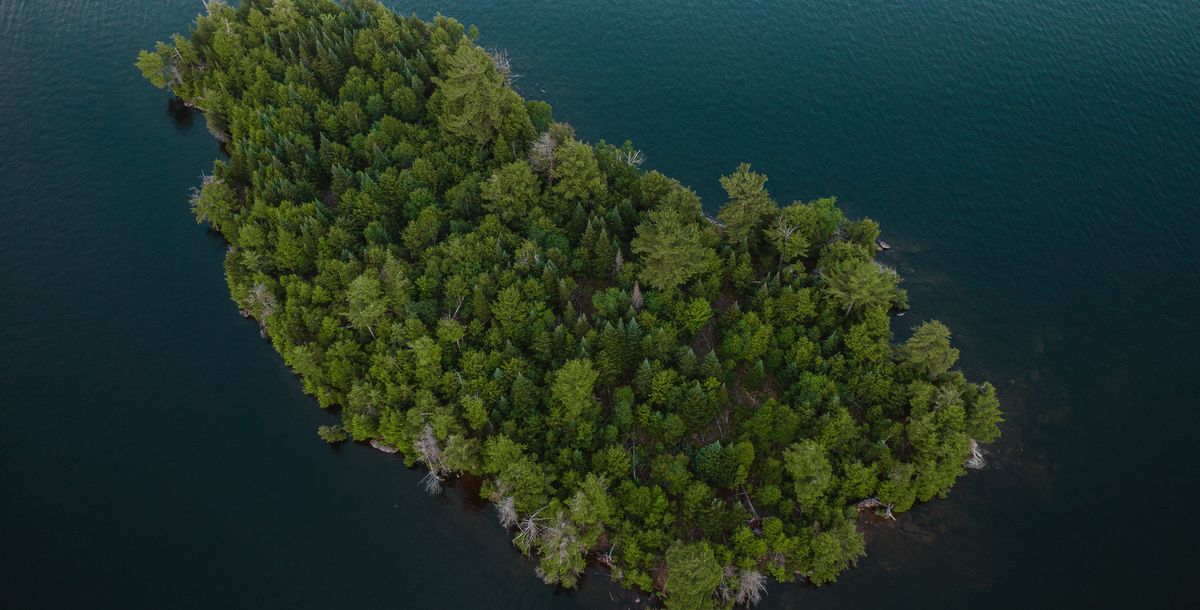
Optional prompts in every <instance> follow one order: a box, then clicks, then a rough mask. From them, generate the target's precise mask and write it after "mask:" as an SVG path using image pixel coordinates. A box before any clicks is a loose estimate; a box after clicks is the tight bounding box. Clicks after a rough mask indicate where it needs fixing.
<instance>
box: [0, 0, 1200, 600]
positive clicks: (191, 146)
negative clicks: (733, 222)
mask: <svg viewBox="0 0 1200 610" xmlns="http://www.w3.org/2000/svg"><path fill="white" fill-rule="evenodd" d="M388 4H389V6H392V7H393V8H396V9H397V10H399V11H401V12H404V13H410V12H415V13H416V14H418V15H419V16H422V17H425V18H429V17H432V16H433V15H434V14H435V13H436V12H437V11H441V12H443V13H446V14H448V15H452V16H455V17H457V18H459V19H460V20H461V21H463V22H464V23H467V24H472V23H474V24H477V25H478V26H479V28H480V30H481V32H482V34H483V36H482V38H481V39H480V43H481V44H483V45H484V46H486V47H489V48H493V47H495V48H502V49H506V50H507V51H508V53H509V55H510V57H511V59H512V61H513V62H514V64H515V66H516V72H517V73H518V74H520V75H521V76H520V77H519V78H518V79H517V81H516V83H517V87H518V89H519V90H520V91H521V92H522V94H524V95H525V96H526V97H528V98H540V99H545V100H546V101H548V102H550V103H551V104H552V105H553V106H554V109H555V115H556V117H557V118H559V119H560V120H565V121H568V122H570V123H571V124H573V125H574V126H575V127H576V129H577V132H578V133H579V135H580V136H581V137H582V138H584V139H587V140H591V141H595V140H599V139H606V140H609V141H612V142H621V141H624V140H625V139H632V140H633V141H634V143H635V145H636V146H637V147H638V148H640V149H642V150H643V151H644V152H645V155H646V158H647V162H646V167H647V168H652V169H658V170H660V171H662V172H664V173H666V174H668V175H671V176H674V177H676V178H679V179H680V180H682V181H683V182H684V183H686V184H688V185H689V186H691V187H693V188H694V189H696V191H697V192H698V193H699V194H700V195H701V197H702V198H703V199H704V201H705V205H706V208H707V209H708V210H709V211H710V212H712V211H715V209H716V206H717V205H719V203H720V201H721V190H720V187H719V184H718V183H717V177H718V176H719V175H720V174H722V173H728V172H729V171H730V170H731V169H733V168H734V167H735V166H736V165H737V163H739V162H741V161H748V162H750V163H752V164H753V165H754V167H755V169H756V170H758V171H761V172H764V173H766V174H767V175H768V176H770V181H769V182H768V183H767V186H768V187H769V188H770V190H771V192H772V193H773V194H774V196H775V197H776V198H777V199H778V200H780V201H781V202H783V203H787V202H790V201H791V200H793V199H812V198H816V197H820V196H826V195H837V196H838V197H839V201H840V203H841V205H842V207H843V208H844V209H846V210H847V212H848V213H849V214H851V215H854V216H870V217H872V218H875V219H876V220H878V221H879V222H880V223H881V224H882V226H883V231H884V233H883V239H885V240H886V241H888V242H889V243H890V244H891V245H892V246H893V249H892V250H891V251H889V252H886V253H883V254H881V255H880V259H881V260H882V261H884V262H886V263H888V264H892V265H895V266H896V267H897V268H898V269H899V270H900V272H901V274H902V275H903V276H904V278H905V283H904V286H905V287H906V288H907V289H908V291H909V293H910V302H911V303H912V305H913V309H912V310H911V311H910V312H909V313H908V314H907V315H905V316H904V317H900V318H897V319H895V321H894V324H893V329H894V331H895V332H896V334H897V336H898V337H903V336H905V335H906V334H907V332H908V329H909V328H911V327H912V326H914V325H916V324H918V323H919V322H920V321H922V320H925V319H929V318H933V317H936V318H938V319H940V320H942V321H944V322H946V323H947V324H948V325H949V326H950V327H951V329H952V330H953V331H954V332H955V342H956V345H957V346H958V347H959V348H960V349H961V350H962V359H961V362H962V366H963V367H964V368H965V370H966V371H967V372H968V374H969V376H971V377H972V378H979V379H990V380H992V381H993V382H994V383H995V384H996V386H997V388H998V389H999V391H1000V395H1001V399H1002V400H1003V402H1004V406H1005V408H1006V410H1007V420H1008V421H1007V422H1006V424H1004V426H1003V431H1004V437H1003V438H1002V439H1001V440H1000V441H999V442H998V443H997V444H995V445H993V446H991V447H988V448H987V451H988V455H987V458H988V462H989V465H988V467H987V468H985V469H984V470H982V471H978V472H972V473H971V474H969V475H968V476H966V477H965V478H963V479H962V480H961V481H960V482H959V483H958V485H957V486H956V487H955V488H954V489H953V490H952V491H951V493H950V496H949V497H948V498H946V499H942V500H935V501H934V502H931V503H929V504H926V505H923V506H920V507H918V508H916V509H914V510H913V511H911V512H909V513H907V514H905V515H904V516H902V517H901V519H900V521H899V522H897V523H895V524H871V525H869V526H867V528H868V536H869V540H870V542H869V545H868V553H869V555H868V557H866V558H865V559H864V560H863V561H862V562H861V564H860V566H859V567H858V568H857V569H854V570H851V571H849V572H847V573H846V574H844V575H843V576H842V577H841V579H840V580H839V582H838V583H837V584H836V585H833V586H829V587H824V588H821V589H814V588H811V587H807V586H804V585H795V584H793V585H776V584H773V585H772V586H771V587H770V589H769V592H768V596H767V598H766V600H765V601H764V603H763V604H762V606H760V607H765V608H789V607H806V608H866V607H869V608H872V609H879V608H911V607H917V606H921V605H932V606H934V607H945V606H951V605H965V604H970V605H971V606H972V607H974V608H1007V607H1012V606H1014V605H1018V604H1019V605H1021V606H1029V607H1054V606H1062V607H1076V606H1085V605H1094V606H1100V607H1114V606H1117V607H1120V606H1137V607H1143V606H1152V605H1156V604H1157V605H1166V606H1181V605H1184V604H1186V603H1187V602H1186V600H1187V599H1189V598H1190V597H1191V595H1190V592H1189V591H1188V582H1189V581H1188V578H1187V576H1188V575H1189V574H1190V572H1191V566H1192V565H1193V564H1194V559H1193V551H1194V549H1195V547H1196V545H1197V544H1198V543H1200V526H1197V525H1196V524H1195V523H1194V522H1193V520H1186V519H1181V518H1180V517H1178V516H1177V514H1178V513H1177V510H1176V509H1177V507H1179V506H1190V505H1193V504H1194V503H1195V502H1196V501H1197V500H1198V499H1200V498H1198V497H1197V495H1198V493H1197V491H1196V487H1195V485H1194V482H1195V481H1196V480H1198V479H1200V467H1197V465H1196V461H1195V459H1194V458H1193V455H1192V454H1193V449H1192V447H1193V445H1194V440H1193V436H1194V432H1195V430H1197V429H1198V426H1200V409H1197V406H1200V405H1197V399H1196V397H1195V393H1194V392H1193V391H1192V390H1191V385H1192V384H1191V383H1190V382H1191V376H1190V375H1191V373H1192V372H1193V371H1194V369H1195V368H1196V365H1197V364H1198V360H1200V358H1197V356H1196V355H1195V350H1194V348H1193V345H1194V344H1195V343H1196V340H1197V339H1200V333H1197V331H1196V330H1195V328H1196V326H1195V323H1194V322H1191V321H1190V320H1188V319H1187V317H1188V315H1189V314H1190V312H1191V310H1192V309H1194V304H1195V302H1196V300H1197V297H1200V266H1198V265H1197V261H1200V247H1198V246H1197V243H1198V242H1197V239H1196V237H1195V235H1196V233H1197V231H1198V230H1200V207H1198V206H1200V37H1198V36H1197V35H1196V32H1200V4H1197V3H1195V2H1190V1H1185V0H1164V1H1157V2H1148V3H1132V2H1125V1H1118V0H1096V1H1094V2H1090V3H1079V2H1063V1H1050V2H1045V1H1043V2H1034V1H1032V0H981V1H979V2H972V3H962V2H940V1H931V0H919V1H916V2H908V3H894V2H874V1H873V2H863V3H855V4H846V3H816V2H807V1H805V2H783V1H780V0H767V1H763V2H756V3H724V2H714V1H712V0H704V1H703V2H698V3H693V4H691V5H685V4H684V3H681V2H676V1H670V2H660V3H645V2H634V1H633V0H613V1H610V2H604V3H577V4H568V3H562V2H557V3H551V2H548V1H545V0H535V1H531V2H523V3H519V4H514V5H509V3H495V2H485V1H482V0H465V1H459V2H428V1H418V2H412V3H405V4H401V3H399V2H395V1H389V2H388ZM199 10H202V7H201V5H200V3H198V2H195V1H194V0H164V1H161V2H153V3H149V2H135V1H133V0H108V1H106V2H99V1H97V0H71V1H65V2H47V1H33V0H10V1H7V2H4V3H0V76H2V77H3V78H2V79H0V82H2V83H3V85H2V86H0V143H2V144H0V186H2V188H3V191H2V193H3V195H0V286H3V287H4V288H3V289H2V290H0V314H3V318H2V319H3V323H2V324H0V388H2V390H0V397H2V400H0V404H3V407H4V416H3V418H0V438H3V439H4V441H3V442H2V443H0V489H2V490H3V492H4V501H3V502H0V548H3V549H4V551H5V552H4V554H3V558H0V583H2V584H3V588H4V591H5V593H4V598H5V599H6V601H8V605H10V606H11V607H19V608H24V607H61V606H66V605H80V606H84V607H124V608H129V607H146V608H159V607H172V608H174V607H214V606H224V607H256V608H263V607H339V606H359V607H364V606H365V607H412V608H479V607H484V608H491V607H529V608H556V609H557V608H596V607H601V608H603V607H627V606H632V605H644V604H645V603H646V602H647V598H646V597H645V596H644V595H643V596H638V595H637V594H634V593H629V592H626V591H623V590H621V589H620V587H619V586H616V585H613V584H612V583H611V582H610V581H609V580H608V578H607V576H604V575H603V574H597V573H593V572H594V571H593V570H591V569H589V573H588V576H587V577H586V578H585V579H584V582H583V586H582V587H581V590H580V591H577V592H563V591H556V590H555V589H553V588H550V587H547V586H545V585H542V584H541V583H540V581H539V580H538V579H537V578H536V576H535V575H534V573H533V565H532V563H531V562H530V561H528V560H526V559H524V558H521V557H520V555H519V553H518V552H517V551H516V550H515V549H514V548H513V547H512V546H511V545H510V544H509V542H508V539H507V537H506V535H505V533H504V531H503V530H501V528H500V527H499V526H498V525H497V522H496V519H495V514H494V511H493V510H492V509H491V508H490V507H487V506H484V505H481V504H479V503H478V502H476V501H474V500H473V499H472V498H469V497H466V496H465V495H464V493H463V492H462V490H461V489H459V488H456V487H453V486H452V487H451V488H450V489H449V490H448V492H447V493H446V494H445V495H443V496H441V497H437V498H429V497H427V496H425V495H424V494H422V493H421V492H420V489H419V487H418V480H419V478H420V476H421V474H420V473H419V472H416V471H408V470H406V469H405V468H404V466H403V464H402V463H401V461H400V460H399V459H397V458H395V457H393V456H388V455H385V454H383V453H380V452H378V451H374V450H372V449H370V448H369V447H366V446H355V445H348V446H343V447H341V448H339V449H336V450H334V449H330V448H329V447H327V446H326V445H325V444H324V443H322V442H321V441H320V440H319V439H318V438H317V436H316V433H315V429H316V427H317V426H318V425H321V424H324V423H330V422H331V421H332V420H333V416H332V415H331V414H328V413H324V412H322V411H321V410H320V409H318V408H317V407H316V405H315V403H314V402H313V401H312V400H311V399H309V398H308V397H306V396H305V395H304V394H303V392H302V391H301V389H300V384H299V382H298V381H297V380H296V379H295V377H294V376H293V375H292V374H291V373H290V372H289V371H288V370H287V369H286V367H285V366H284V365H283V364H282V362H281V361H280V359H279V357H278V356H277V355H276V354H275V353H274V351H273V350H272V348H271V346H270V345H269V344H268V343H267V342H266V341H263V340H262V339H260V338H259V335H258V332H257V327H256V325H255V324H254V323H253V322H251V321H247V320H244V319H242V318H241V317H240V316H239V315H238V313H237V311H236V308H235V307H234V306H233V304H232V303H231V302H230V300H229V298H228V295H227V288H226V286H225V283H224V279H223V276H222V267H221V261H222V258H223V255H224V249H225V247H224V245H223V244H222V242H221V241H220V239H219V238H217V237H216V236H214V235H212V234H209V233H207V232H206V231H205V230H204V228H203V227H200V226H198V225H196V224H195V222H194V220H193V219H192V217H191V214H190V212H189V211H188V209H187V194H188V189H189V188H190V187H192V186H195V185H197V184H198V182H199V176H200V174H201V172H205V171H208V170H209V169H210V168H211V163H212V160H213V159H214V158H215V157H216V156H218V155H219V154H220V151H219V148H218V145H217V142H216V141H215V140H213V138H212V137H211V136H210V135H209V134H208V132H207V131H206V129H205V128H204V122H203V118H202V117H201V116H199V115H194V116H192V117H191V120H190V122H188V121H186V120H184V121H177V120H176V117H173V116H172V113H171V112H170V111H169V110H168V104H167V99H168V98H167V97H166V96H165V94H163V93H162V92H159V91H157V90H155V89H153V88H152V87H151V86H150V85H149V84H148V83H145V82H144V81H143V80H142V79H141V77H140V76H139V75H138V74H137V72H136V70H135V69H134V68H133V66H132V63H133V59H134V57H135V55H136V53H137V51H138V50H139V49H141V48H145V47H149V46H151V45H152V44H153V43H154V41H155V40H159V39H166V38H167V37H168V36H169V35H170V34H171V33H173V32H176V31H183V30H185V29H186V28H187V25H188V23H189V22H190V21H191V19H192V17H193V16H194V14H195V13H196V12H197V11H199Z"/></svg>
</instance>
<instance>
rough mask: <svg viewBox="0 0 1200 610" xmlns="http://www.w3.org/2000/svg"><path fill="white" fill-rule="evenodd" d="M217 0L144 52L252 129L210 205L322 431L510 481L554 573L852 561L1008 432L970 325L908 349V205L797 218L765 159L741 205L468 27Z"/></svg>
mask: <svg viewBox="0 0 1200 610" xmlns="http://www.w3.org/2000/svg"><path fill="white" fill-rule="evenodd" d="M206 12H207V13H208V14H205V15H201V16H200V17H199V18H198V19H197V20H196V23H195V26H194V28H193V30H192V32H191V36H190V37H189V38H184V37H179V36H177V37H175V38H174V39H173V40H172V42H171V43H170V44H166V43H159V44H158V45H157V46H156V47H155V49H154V50H153V51H145V52H143V53H141V54H140V55H139V56H138V59H137V68H138V69H139V70H140V71H141V72H142V73H143V74H144V75H145V76H146V78H147V79H148V80H149V81H150V82H151V83H152V84H154V85H156V86H159V87H167V88H169V89H170V90H171V91H172V92H173V93H174V94H176V95H178V96H179V97H181V98H182V99H183V100H184V101H185V102H187V103H189V104H191V105H193V106H195V107H198V108H202V109H203V110H204V112H205V113H206V120H207V123H208V125H209V126H210V128H211V129H212V130H213V132H214V134H216V135H217V136H218V137H220V138H222V139H223V140H226V141H227V146H226V150H227V151H228V154H229V159H228V160H226V161H218V162H216V163H215V164H214V167H213V171H212V172H211V176H210V177H206V178H205V179H204V181H203V183H202V185H201V186H200V188H199V189H198V190H197V191H196V192H195V193H194V195H193V197H192V200H191V203H192V209H193V211H194V213H195V215H196V218H197V220H198V221H200V222H204V223H207V224H209V225H210V226H211V227H212V228H213V229H214V230H215V231H217V232H219V233H220V234H221V235H223V236H224V237H225V239H226V240H227V241H228V242H229V251H228V253H227V255H226V258H225V276H226V279H227V281H228V283H229V288H230V294H231V296H232V297H233V299H234V300H235V301H236V303H237V304H238V307H239V308H240V309H242V310H243V312H244V313H245V314H247V315H250V316H253V317H255V318H256V319H257V320H258V321H259V323H260V324H261V325H262V328H263V332H264V333H265V334H266V335H267V337H268V338H269V339H270V340H271V342H272V344H273V345H274V346H275V347H276V349H277V350H278V351H279V353H280V354H281V355H282V356H283V357H284V360H285V362H287V364H288V365H289V366H290V367H292V369H293V370H294V371H295V372H296V373H297V374H298V375H300V377H301V379H302V381H303V385H304V389H305V391H306V392H308V393H310V394H312V395H313V396H314V397H315V399H316V400H317V402H318V404H320V405H321V406H322V407H324V408H333V409H337V410H339V411H340V414H341V418H342V422H341V425H338V426H322V427H321V428H320V429H319V430H318V434H319V435H320V436H321V438H323V439H325V440H326V441H329V442H332V443H337V442H341V441H343V440H347V439H354V440H356V441H370V440H378V441H380V442H383V443H386V444H388V445H390V446H392V447H395V448H396V449H397V450H398V451H399V452H400V453H401V454H402V455H403V456H404V458H405V460H406V462H407V463H409V464H415V463H417V462H420V463H421V464H423V466H424V467H425V468H428V469H429V475H430V476H429V477H426V487H427V489H429V490H431V491H436V490H437V489H438V488H440V482H441V479H442V478H443V477H445V476H446V475H447V474H449V473H453V472H465V473H471V474H474V475H478V476H480V477H482V478H483V479H484V480H485V483H484V485H483V490H482V493H483V494H484V495H485V497H487V498H489V499H490V500H492V501H493V502H495V504H496V507H497V512H498V514H499V515H500V517H501V523H502V524H503V525H504V526H505V527H510V528H513V529H514V536H515V542H516V544H517V546H518V547H519V548H520V549H521V550H522V551H524V552H526V553H528V554H531V555H536V559H537V562H538V570H539V574H540V575H541V576H542V577H543V579H544V580H546V582H549V583H557V584H561V585H563V586H566V587H571V586H574V585H575V584H576V583H577V582H578V578H579V576H580V575H581V574H582V571H583V567H584V561H585V557H587V556H588V554H592V556H594V557H595V556H604V557H608V558H611V562H612V566H613V572H614V574H615V575H616V576H617V578H619V579H621V580H622V581H623V582H625V583H626V584H628V585H629V586H635V587H641V588H643V589H652V588H660V589H665V590H660V591H659V592H660V593H664V594H665V598H666V600H667V603H668V605H669V606H670V607H680V608H694V607H709V606H713V605H717V604H718V603H719V602H718V598H717V597H715V596H714V592H717V591H718V588H720V593H721V595H722V597H721V599H725V598H726V597H727V595H725V594H740V593H741V591H742V587H743V584H744V583H753V582H754V581H755V578H756V577H755V576H754V575H755V574H758V573H759V571H761V572H763V573H766V574H769V575H771V576H773V577H774V578H776V579H779V580H792V579H795V578H796V577H797V575H798V574H799V575H804V576H805V577H807V578H809V579H810V580H811V581H812V582H813V583H818V584H820V583H824V582H831V581H832V580H833V579H834V578H836V576H837V574H838V572H840V571H841V570H843V569H845V568H847V567H848V566H850V565H852V564H853V562H854V561H855V560H856V558H857V557H859V556H860V555H861V554H862V552H863V548H862V540H861V537H860V536H858V535H857V532H856V531H855V530H854V524H853V522H851V521H848V520H847V518H846V515H848V514H852V513H853V505H854V504H855V503H857V502H859V501H861V500H863V499H866V498H876V499H877V500H878V501H879V502H881V503H883V504H884V505H885V506H891V508H892V510H893V512H896V513H899V512H902V511H904V510H907V509H908V508H910V507H911V506H912V505H913V504H914V503H915V502H917V501H924V500H928V499H930V498H933V497H936V496H939V495H944V494H945V493H946V492H947V490H948V489H949V488H950V487H951V485H953V483H954V481H955V480H956V479H957V477H958V476H960V475H961V474H962V472H963V463H964V460H965V459H966V458H967V457H968V454H969V446H970V440H971V439H975V440H977V441H980V442H989V441H992V440H994V439H995V438H996V437H997V436H998V435H999V427H998V425H999V424H1000V423H1001V421H1002V414H1001V412H1000V403H999V400H998V399H997V397H996V390H995V388H994V387H992V386H991V385H990V384H987V383H984V384H979V385H976V384H972V383H970V382H968V381H967V380H966V379H965V378H964V377H963V376H962V374H961V373H959V372H957V371H954V370H952V369H951V367H952V366H953V364H954V362H955V360H956V358H957V355H958V352H957V350H955V349H954V348H952V347H950V343H949V338H950V333H949V331H948V330H947V329H945V327H944V326H942V325H940V324H938V323H933V322H931V323H928V324H925V325H922V326H921V327H919V328H918V329H916V330H915V332H914V333H913V336H912V338H911V339H909V340H908V341H907V342H906V343H904V344H903V345H902V346H898V347H897V346H895V345H893V344H892V343H891V327H890V319H889V317H888V312H889V311H890V310H891V309H892V308H893V307H903V304H904V293H903V291H901V290H899V289H898V287H897V286H898V281H899V278H898V277H897V276H896V274H895V273H894V272H892V271H890V270H888V269H886V268H882V267H880V266H878V265H877V264H876V263H875V262H874V255H875V248H874V244H873V243H872V242H873V241H874V239H875V238H876V237H877V236H878V231H879V227H878V225H876V224H875V223H874V222H873V221H869V220H863V221H847V220H846V219H845V218H844V217H843V215H842V212H841V210H839V209H838V207H837V205H836V201H835V200H834V199H832V198H825V199H818V200H815V201H811V202H808V203H793V204H792V205H789V206H787V207H786V208H782V209H780V208H778V207H777V206H776V205H775V203H774V202H773V201H772V199H771V197H770V195H769V194H768V193H767V191H766V189H765V183H766V177H765V176H763V175H761V174H757V173H755V172H752V171H751V170H750V168H749V166H748V165H744V164H743V165H741V166H739V167H738V168H737V169H736V170H735V171H734V172H733V173H732V174H731V175H729V176H726V177H723V178H721V180H720V182H721V185H722V186H723V187H724V188H725V190H726V192H727V193H728V196H729V202H728V204H726V205H725V206H724V207H723V208H722V209H721V210H720V211H719V212H718V214H717V219H718V220H719V222H714V221H713V220H712V219H709V218H707V217H705V215H704V213H703V212H702V209H701V205H700V201H699V198H697V197H696V195H695V193H693V192H692V191H690V190H688V189H686V188H684V187H683V186H682V185H680V184H679V183H678V182H677V181H674V180H672V179H670V178H667V177H666V176H663V175H662V174H659V173H657V172H642V171H641V170H639V169H638V168H637V166H638V161H637V155H636V154H635V149H634V148H633V146H632V144H630V143H626V144H625V145H623V146H622V147H620V148H618V147H616V146H612V145H609V144H605V143H603V142H601V143H599V144H597V145H595V146H592V145H589V144H586V143H584V142H581V141H579V140H578V139H576V137H575V134H574V131H573V129H571V127H570V126H569V125H566V124H563V123H556V122H554V121H553V118H552V116H551V112H550V107H549V105H547V104H545V103H543V102H537V101H529V102H526V101H525V100H522V99H521V97H520V96H519V95H517V93H516V92H515V91H513V90H512V88H511V86H510V84H509V82H508V79H507V78H506V76H505V74H504V73H503V70H502V69H501V70H498V69H497V64H498V63H500V66H501V68H503V63H502V62H497V60H496V59H495V58H493V57H492V56H491V55H490V54H488V53H487V52H485V51H483V50H482V49H481V48H479V47H478V46H476V45H475V44H474V42H473V40H474V39H475V35H476V34H477V33H475V32H472V33H471V34H470V35H469V36H468V35H467V34H468V33H467V32H466V30H465V29H464V28H463V26H462V25H461V24H459V23H458V22H456V21H454V20H453V19H448V18H445V17H438V18H436V19H435V20H433V21H432V22H428V23H426V22H423V21H420V20H419V19H417V18H415V17H401V16H398V15H396V14H395V13H393V12H392V11H390V10H388V9H386V8H384V7H383V6H382V5H381V4H379V3H378V2H375V1H373V0H357V1H355V2H348V3H330V2H327V1H325V0H291V1H284V0H276V1H274V2H268V1H267V0H244V1H243V2H242V3H241V6H240V7H238V8H236V9H235V8H233V7H230V6H226V5H224V4H222V3H215V2H214V3H209V4H208V6H207V11H206ZM748 524H750V525H748ZM738 575H741V576H740V577H739V576H738ZM664 576H665V579H664V578H663V577H664ZM746 586H749V585H746ZM721 603H726V602H721Z"/></svg>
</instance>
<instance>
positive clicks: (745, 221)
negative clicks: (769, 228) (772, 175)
mask: <svg viewBox="0 0 1200 610" xmlns="http://www.w3.org/2000/svg"><path fill="white" fill-rule="evenodd" d="M766 183H767V177H766V176H764V175H762V174H759V173H756V172H752V171H750V164H749V163H743V164H741V165H739V166H738V168H737V169H736V170H734V172H733V173H732V174H730V175H728V176H722V177H721V186H722V187H724V189H725V192H726V193H728V195H729V202H728V203H726V204H725V205H724V206H722V207H721V211H720V212H718V213H717V220H718V221H720V222H721V223H722V224H724V225H725V238H726V240H727V241H728V242H729V243H730V244H733V245H734V246H735V247H738V248H741V249H743V250H753V249H754V246H755V245H756V244H757V243H758V239H759V234H760V229H762V227H763V225H764V224H766V222H767V219H768V218H769V217H770V216H771V215H772V214H774V213H775V212H776V210H777V209H778V207H777V206H776V205H775V202H774V201H771V196H770V195H769V194H768V193H767V189H766Z"/></svg>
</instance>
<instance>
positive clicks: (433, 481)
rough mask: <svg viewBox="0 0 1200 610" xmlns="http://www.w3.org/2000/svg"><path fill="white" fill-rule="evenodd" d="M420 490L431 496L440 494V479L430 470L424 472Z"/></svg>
mask: <svg viewBox="0 0 1200 610" xmlns="http://www.w3.org/2000/svg"><path fill="white" fill-rule="evenodd" d="M421 488H422V489H424V490H425V493H427V494H429V495H431V496H436V495H438V494H440V493H442V477H441V476H439V475H438V474H437V473H436V472H434V471H432V470H430V471H428V472H426V473H425V476H423V477H421Z"/></svg>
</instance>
